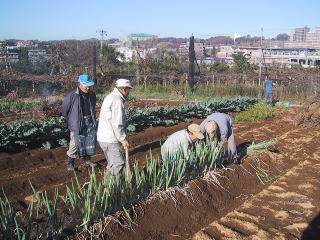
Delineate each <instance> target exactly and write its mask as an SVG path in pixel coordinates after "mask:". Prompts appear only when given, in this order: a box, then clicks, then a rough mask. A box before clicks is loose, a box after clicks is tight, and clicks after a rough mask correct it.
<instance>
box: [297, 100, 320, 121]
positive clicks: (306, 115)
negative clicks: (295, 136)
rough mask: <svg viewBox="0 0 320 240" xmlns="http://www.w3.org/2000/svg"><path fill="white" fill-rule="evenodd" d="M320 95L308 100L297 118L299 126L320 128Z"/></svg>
mask: <svg viewBox="0 0 320 240" xmlns="http://www.w3.org/2000/svg"><path fill="white" fill-rule="evenodd" d="M319 99H320V95H318V96H314V97H312V98H310V99H308V100H307V101H306V102H305V103H304V104H303V106H302V111H301V112H300V113H299V114H298V116H297V120H296V122H297V125H298V126H302V127H319V126H320V100H319Z"/></svg>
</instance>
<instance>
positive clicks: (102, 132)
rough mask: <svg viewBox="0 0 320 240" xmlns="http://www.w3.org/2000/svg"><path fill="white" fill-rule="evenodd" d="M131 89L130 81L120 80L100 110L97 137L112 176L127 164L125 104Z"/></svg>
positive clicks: (127, 144)
mask: <svg viewBox="0 0 320 240" xmlns="http://www.w3.org/2000/svg"><path fill="white" fill-rule="evenodd" d="M131 89H132V85H131V82H130V80H127V79H118V80H117V81H116V87H115V88H114V90H113V91H112V92H111V93H110V94H109V95H108V96H106V97H105V99H104V100H103V103H102V106H101V110H100V118H99V126H98V133H97V137H98V142H99V145H100V147H101V149H102V150H103V152H104V155H105V157H106V160H107V162H108V166H107V169H108V170H109V171H110V173H111V174H112V175H116V174H119V173H120V172H121V171H122V169H123V166H124V163H125V161H124V160H125V159H124V154H123V149H124V150H127V151H128V149H129V143H128V136H127V118H126V115H125V108H124V102H125V101H126V98H127V96H129V93H130V90H131Z"/></svg>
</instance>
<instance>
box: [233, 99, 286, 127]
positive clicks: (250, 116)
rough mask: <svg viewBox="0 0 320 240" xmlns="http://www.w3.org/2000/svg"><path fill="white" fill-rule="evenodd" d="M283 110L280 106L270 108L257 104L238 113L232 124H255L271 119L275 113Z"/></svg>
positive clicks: (266, 105) (263, 104)
mask: <svg viewBox="0 0 320 240" xmlns="http://www.w3.org/2000/svg"><path fill="white" fill-rule="evenodd" d="M281 109H283V107H281V106H276V107H273V106H270V105H268V104H265V103H263V102H259V103H257V104H255V105H253V106H251V107H249V108H248V109H247V110H245V111H243V112H240V113H238V114H237V115H236V116H235V118H234V123H240V122H256V121H260V120H265V119H267V118H270V117H273V116H274V114H275V113H276V111H279V110H281Z"/></svg>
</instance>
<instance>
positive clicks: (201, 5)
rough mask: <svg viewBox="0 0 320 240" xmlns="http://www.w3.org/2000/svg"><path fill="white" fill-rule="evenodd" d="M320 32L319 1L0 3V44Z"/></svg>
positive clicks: (9, 0)
mask: <svg viewBox="0 0 320 240" xmlns="http://www.w3.org/2000/svg"><path fill="white" fill-rule="evenodd" d="M305 26H307V27H309V28H310V30H311V31H314V28H315V27H320V0H304V1H302V0H298V1H297V0H290V1H289V0H268V1H263V0H260V1H259V0H254V1H253V0H238V1H237V0H219V1H216V0H211V1H210V0H193V1H191V0H157V1H154V0H115V1H111V0H0V40H6V39H12V38H14V39H21V40H41V41H44V40H64V39H76V40H82V39H88V38H99V39H100V37H101V36H100V35H99V33H98V32H97V31H98V30H101V29H103V30H105V31H106V32H107V36H106V38H120V39H121V40H124V39H125V38H126V37H127V36H128V35H129V34H131V33H148V34H153V35H157V36H158V37H190V36H191V35H192V34H193V35H194V36H195V37H196V38H203V39H206V38H210V37H214V36H221V35H223V36H231V35H233V34H234V33H239V34H241V35H242V36H243V35H248V34H250V35H254V36H260V35H261V33H262V32H261V28H263V36H264V37H266V38H270V37H276V36H277V35H278V34H279V33H287V34H289V33H290V30H291V29H293V28H297V27H305Z"/></svg>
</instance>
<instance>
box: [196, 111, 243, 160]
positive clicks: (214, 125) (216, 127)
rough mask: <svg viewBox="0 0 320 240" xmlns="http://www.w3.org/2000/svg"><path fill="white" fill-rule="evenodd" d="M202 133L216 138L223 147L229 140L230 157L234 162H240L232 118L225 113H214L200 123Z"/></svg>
mask: <svg viewBox="0 0 320 240" xmlns="http://www.w3.org/2000/svg"><path fill="white" fill-rule="evenodd" d="M200 129H201V132H202V133H207V134H208V136H209V137H210V138H214V137H215V138H216V139H217V141H218V145H219V146H220V147H221V146H223V144H224V143H225V142H226V141H228V158H229V159H230V160H231V161H232V162H233V163H234V164H240V160H239V159H238V156H237V155H238V154H237V144H236V141H235V137H234V134H233V130H232V119H231V118H230V116H229V115H227V114H225V113H219V112H216V113H212V114H211V115H209V116H208V117H207V118H206V119H205V120H203V122H202V123H201V124H200Z"/></svg>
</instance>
